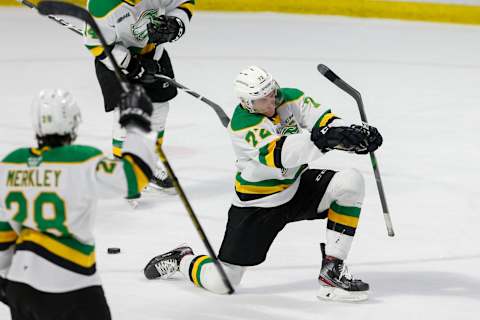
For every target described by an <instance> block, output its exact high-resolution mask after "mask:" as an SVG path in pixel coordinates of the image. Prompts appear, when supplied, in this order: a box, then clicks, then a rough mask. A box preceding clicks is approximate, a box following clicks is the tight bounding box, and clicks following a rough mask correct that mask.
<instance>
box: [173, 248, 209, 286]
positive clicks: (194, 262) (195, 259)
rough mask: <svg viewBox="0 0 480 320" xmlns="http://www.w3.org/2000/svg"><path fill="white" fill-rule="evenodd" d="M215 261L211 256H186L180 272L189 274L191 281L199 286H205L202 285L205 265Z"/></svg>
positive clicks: (181, 263)
mask: <svg viewBox="0 0 480 320" xmlns="http://www.w3.org/2000/svg"><path fill="white" fill-rule="evenodd" d="M212 263H213V260H212V259H211V258H210V257H209V256H205V255H201V256H185V257H184V258H183V259H182V261H181V262H180V272H181V273H183V274H184V275H185V277H187V276H188V278H189V279H190V281H191V282H193V284H195V285H196V286H198V287H202V288H204V286H203V285H202V279H203V276H204V274H203V275H202V271H203V270H204V268H205V267H207V266H209V265H210V264H212Z"/></svg>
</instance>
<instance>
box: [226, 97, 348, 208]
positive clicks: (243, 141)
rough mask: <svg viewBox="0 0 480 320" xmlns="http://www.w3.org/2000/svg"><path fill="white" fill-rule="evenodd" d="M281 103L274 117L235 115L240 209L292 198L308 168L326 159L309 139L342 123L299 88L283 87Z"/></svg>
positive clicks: (233, 137) (237, 111) (238, 110)
mask: <svg viewBox="0 0 480 320" xmlns="http://www.w3.org/2000/svg"><path fill="white" fill-rule="evenodd" d="M276 100H277V101H278V102H277V105H278V106H277V108H276V115H275V116H274V117H273V118H268V117H266V116H264V115H261V114H256V113H250V112H248V111H247V110H246V109H244V108H243V107H241V106H240V105H238V106H237V108H236V109H235V112H234V114H233V117H232V120H231V122H230V125H229V132H230V138H231V140H232V144H233V149H234V151H235V155H236V157H237V162H236V166H237V174H236V177H235V196H234V199H233V205H235V206H238V207H250V206H254V207H274V206H278V205H281V204H284V203H286V202H288V201H289V200H290V199H292V198H293V196H294V195H295V192H296V191H297V189H298V185H299V182H300V179H299V177H300V176H301V174H302V173H303V172H304V171H305V170H306V169H307V167H308V165H307V164H308V163H309V162H311V161H313V160H315V159H317V158H319V157H321V156H322V154H323V153H322V152H321V151H320V150H319V149H318V148H317V147H316V146H315V144H314V143H313V142H312V141H311V140H310V132H311V130H312V128H313V127H314V126H325V125H327V124H329V125H332V123H333V122H334V121H335V122H336V124H337V123H338V124H340V123H342V122H343V121H341V120H338V118H337V117H336V116H335V115H334V114H333V113H331V111H330V110H328V109H324V108H323V107H321V106H320V104H318V103H316V102H315V101H314V100H313V99H312V98H310V97H306V96H305V95H304V93H303V92H302V91H300V90H298V89H291V88H280V89H279V90H278V91H277V97H276ZM336 124H335V125H336Z"/></svg>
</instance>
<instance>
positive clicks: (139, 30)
mask: <svg viewBox="0 0 480 320" xmlns="http://www.w3.org/2000/svg"><path fill="white" fill-rule="evenodd" d="M156 16H157V10H156V9H149V10H145V11H143V12H142V14H141V15H140V17H139V18H138V20H137V21H136V22H135V23H134V24H132V25H131V27H130V28H131V31H132V35H133V37H134V38H135V39H136V40H138V41H144V40H145V39H147V38H148V30H147V25H148V24H149V23H150V22H152V21H153V19H154V18H155V17H156Z"/></svg>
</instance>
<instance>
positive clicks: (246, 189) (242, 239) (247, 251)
mask: <svg viewBox="0 0 480 320" xmlns="http://www.w3.org/2000/svg"><path fill="white" fill-rule="evenodd" d="M234 86H235V92H236V95H237V97H238V98H239V99H240V104H239V105H238V106H237V107H236V109H235V111H234V114H233V117H232V120H231V122H230V126H229V133H230V137H231V139H232V143H233V148H234V151H235V154H236V157H237V163H236V166H237V171H238V172H237V175H236V179H235V196H234V200H233V204H232V206H231V207H230V210H229V213H228V222H227V226H226V231H225V235H224V238H223V242H222V245H221V248H220V252H219V256H218V258H219V260H220V261H221V262H222V264H223V266H224V269H225V272H226V274H227V276H228V278H229V279H230V281H231V283H232V285H234V286H236V285H238V284H239V283H240V280H241V278H242V276H243V273H244V272H245V270H246V268H247V267H249V266H255V265H258V264H260V263H262V262H263V261H264V260H265V258H266V255H267V252H268V250H269V248H270V246H271V244H272V242H273V240H274V239H275V237H276V236H277V234H278V232H280V231H281V230H282V229H283V228H284V227H285V225H286V224H288V223H291V222H296V221H302V220H314V219H327V230H326V240H327V241H326V246H324V245H323V244H322V246H321V248H322V250H321V251H322V257H323V260H322V266H321V269H320V275H319V283H320V288H319V291H318V294H317V296H318V297H319V298H322V299H327V300H340V301H361V300H365V299H367V297H368V289H369V285H368V284H367V283H365V282H363V281H361V280H358V279H354V278H353V277H352V276H351V275H350V273H349V272H348V270H347V267H346V265H345V263H344V260H345V259H346V258H347V255H348V253H349V250H350V246H351V244H352V241H353V237H354V235H355V231H356V228H357V224H358V220H359V216H360V208H361V205H362V201H363V198H364V181H363V178H362V176H361V174H360V173H359V172H358V171H357V170H355V169H346V170H341V171H338V172H335V171H332V170H327V169H323V170H317V169H309V168H308V165H307V164H308V163H309V162H311V161H313V160H316V159H319V158H321V157H322V155H324V154H325V153H327V152H331V151H332V150H340V151H344V152H350V153H356V154H366V153H368V152H370V151H374V150H376V149H377V148H378V147H379V146H380V145H381V144H382V136H381V135H380V133H379V132H378V130H377V129H375V128H374V127H372V126H369V125H366V124H359V125H357V124H351V123H348V122H347V121H345V120H342V119H340V118H338V117H337V116H335V115H334V114H333V113H332V112H331V111H330V110H327V109H324V108H322V107H321V106H320V105H319V104H318V103H316V102H315V101H314V100H313V99H312V98H310V97H308V96H305V95H304V93H303V92H302V91H300V90H298V89H293V88H280V87H279V86H278V84H277V82H276V81H275V80H274V79H273V77H272V75H271V74H269V73H268V72H267V71H265V70H263V69H261V68H259V67H256V66H251V67H248V68H246V69H245V70H243V71H241V72H240V74H239V75H238V76H237V78H236V80H235V83H234ZM176 271H180V272H181V273H182V274H183V275H185V277H187V278H188V279H190V280H191V281H192V282H193V283H194V284H195V285H197V286H199V287H202V288H205V289H206V290H209V291H212V292H215V293H227V291H228V290H227V288H226V287H225V285H224V284H223V282H222V279H221V278H220V276H219V274H218V272H217V270H216V269H215V268H214V264H213V263H212V259H210V258H209V257H208V256H204V255H199V256H195V255H193V252H192V249H191V248H190V247H188V246H182V247H179V248H176V249H173V250H172V251H170V252H167V253H165V254H162V255H159V256H157V257H155V258H153V259H152V260H151V261H150V262H149V263H148V264H147V266H146V267H145V270H144V273H145V276H146V277H147V278H149V279H155V278H167V277H169V276H171V275H172V274H174V273H175V272H176Z"/></svg>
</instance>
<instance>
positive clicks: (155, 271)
mask: <svg viewBox="0 0 480 320" xmlns="http://www.w3.org/2000/svg"><path fill="white" fill-rule="evenodd" d="M189 254H192V255H193V251H192V248H190V247H188V246H180V247H178V248H175V249H173V250H172V251H169V252H167V253H164V254H161V255H158V256H156V257H155V258H153V259H152V260H150V261H149V262H148V263H147V265H146V266H145V269H143V273H144V274H145V277H147V279H157V278H160V279H168V278H170V277H171V276H172V275H174V274H175V272H177V271H178V270H179V269H180V261H181V260H182V258H183V257H185V256H186V255H189Z"/></svg>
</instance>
